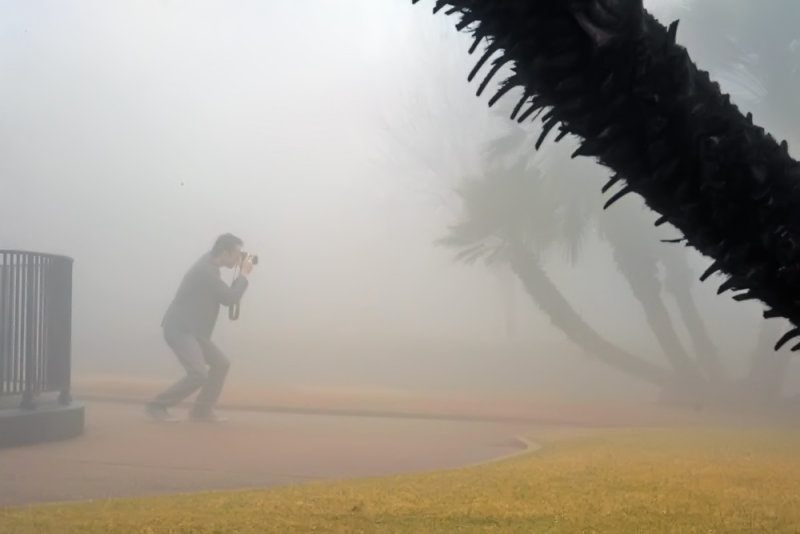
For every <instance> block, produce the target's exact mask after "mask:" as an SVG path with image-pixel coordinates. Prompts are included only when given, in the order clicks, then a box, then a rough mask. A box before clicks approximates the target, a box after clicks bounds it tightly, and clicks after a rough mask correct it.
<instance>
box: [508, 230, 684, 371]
mask: <svg viewBox="0 0 800 534" xmlns="http://www.w3.org/2000/svg"><path fill="white" fill-rule="evenodd" d="M510 260H511V268H512V270H513V271H514V273H516V275H517V276H518V277H519V279H520V281H521V282H522V284H523V286H524V287H525V289H526V291H527V292H528V294H529V295H530V297H531V298H532V299H533V301H534V302H535V303H536V304H537V305H538V306H539V308H541V310H542V311H544V312H545V313H546V314H547V315H548V316H549V317H550V321H551V322H552V323H553V325H554V326H555V327H556V328H558V329H559V330H561V331H562V332H563V333H564V334H565V335H566V336H567V338H569V339H570V340H571V341H573V342H574V343H575V344H577V345H578V346H580V347H581V348H582V349H584V350H585V351H586V352H587V353H589V354H591V355H593V356H595V357H596V358H597V359H599V360H600V361H602V362H604V363H606V364H608V365H610V366H611V367H614V368H615V369H617V370H619V371H622V372H624V373H626V374H629V375H631V376H634V377H637V378H639V379H642V380H645V381H647V382H650V383H652V384H656V385H660V386H667V385H669V384H671V383H672V378H673V377H672V375H671V374H670V373H669V372H668V371H667V370H666V369H663V368H661V367H659V366H658V365H655V364H653V363H650V362H647V361H645V360H643V359H641V358H639V357H637V356H635V355H633V354H630V353H629V352H627V351H625V350H623V349H621V348H619V347H617V346H616V345H614V344H612V343H610V342H609V341H607V340H605V339H604V338H603V337H602V336H600V334H599V333H597V332H596V331H595V330H594V329H593V328H592V327H591V326H589V325H588V324H587V323H586V321H584V320H583V318H581V316H580V315H579V314H578V312H577V311H575V309H574V308H573V307H572V306H571V305H570V303H569V302H568V301H567V299H566V298H565V297H564V295H562V294H561V292H560V291H559V290H558V288H557V287H556V286H555V284H553V282H552V281H551V280H550V278H549V277H548V276H547V273H546V272H545V271H544V269H542V266H541V265H540V264H539V260H538V258H537V257H536V255H535V254H534V253H533V252H529V251H526V250H523V249H522V248H521V247H519V246H517V247H513V251H512V254H511V258H510Z"/></svg>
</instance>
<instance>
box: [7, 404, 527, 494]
mask: <svg viewBox="0 0 800 534" xmlns="http://www.w3.org/2000/svg"><path fill="white" fill-rule="evenodd" d="M176 415H183V414H182V413H181V412H176ZM226 415H227V416H228V417H229V421H227V422H226V423H223V424H208V423H194V422H188V421H182V422H180V423H173V424H159V423H154V422H151V421H149V420H147V419H145V418H144V416H143V412H142V408H141V407H140V406H136V405H125V404H111V403H91V404H88V405H87V406H86V434H85V435H84V436H83V437H81V438H78V439H74V440H69V441H63V442H57V443H49V444H42V445H34V446H28V447H19V448H12V449H2V450H0V506H8V505H19V504H29V503H40V502H52V501H71V500H86V499H100V498H107V497H126V496H135V495H151V494H161V493H178V492H194V491H204V490H219V489H232V488H246V487H268V486H277V485H287V484H295V483H301V482H307V481H312V480H324V479H341V478H356V477H366V476H374V475H388V474H396V473H404V472H419V471H426V470H434V469H444V468H453V467H459V466H463V465H467V464H471V463H475V462H481V461H485V460H489V459H492V458H496V457H499V456H503V455H506V454H510V453H513V452H515V451H517V450H519V449H520V446H521V444H520V443H519V442H517V441H515V440H514V439H513V438H514V436H515V435H518V434H520V433H525V432H527V431H530V430H531V429H530V427H523V426H521V425H518V424H512V423H487V422H462V421H459V422H454V421H436V420H415V419H393V418H371V417H345V416H316V415H290V414H268V413H252V412H250V413H248V412H229V413H227V414H226Z"/></svg>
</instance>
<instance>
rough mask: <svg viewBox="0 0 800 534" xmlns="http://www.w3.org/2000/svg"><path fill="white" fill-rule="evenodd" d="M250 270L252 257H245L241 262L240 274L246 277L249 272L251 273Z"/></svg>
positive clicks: (251, 268)
mask: <svg viewBox="0 0 800 534" xmlns="http://www.w3.org/2000/svg"><path fill="white" fill-rule="evenodd" d="M252 270H253V257H252V256H247V257H246V258H245V259H244V260H243V261H242V266H241V273H242V274H243V275H244V276H247V275H249V274H250V271H252Z"/></svg>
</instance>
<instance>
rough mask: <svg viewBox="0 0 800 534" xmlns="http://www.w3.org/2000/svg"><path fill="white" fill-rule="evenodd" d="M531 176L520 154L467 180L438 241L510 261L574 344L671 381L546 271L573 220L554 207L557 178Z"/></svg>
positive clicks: (477, 256)
mask: <svg viewBox="0 0 800 534" xmlns="http://www.w3.org/2000/svg"><path fill="white" fill-rule="evenodd" d="M534 178H541V176H540V175H539V174H538V170H537V169H536V168H535V167H534V168H533V169H527V168H526V166H525V161H524V160H523V159H520V160H518V161H517V162H516V163H515V164H514V165H512V166H509V167H501V166H497V165H493V166H492V167H490V168H487V169H486V170H485V173H484V175H482V176H478V177H474V178H472V179H468V180H466V181H465V183H464V185H463V186H462V187H461V188H460V189H459V194H460V196H461V199H462V203H463V210H464V216H463V217H462V219H461V221H460V222H459V223H457V224H456V225H455V226H453V227H452V228H451V229H450V233H449V235H447V236H446V237H444V238H443V239H441V240H440V241H439V243H440V244H442V245H446V246H450V247H455V248H458V249H459V252H458V253H457V256H456V257H457V259H459V260H461V261H464V262H466V263H474V262H476V261H478V260H483V261H486V262H489V263H491V262H506V263H508V265H509V266H510V267H511V269H512V271H513V272H514V273H515V274H516V276H517V277H518V278H519V280H520V281H521V282H522V285H523V287H524V288H525V290H526V291H527V293H528V294H529V296H530V297H531V299H532V300H533V302H534V303H535V304H536V305H537V306H538V307H539V308H540V309H541V310H542V311H543V312H544V313H545V314H546V315H547V316H548V317H549V318H550V320H551V322H552V323H553V325H554V326H555V327H556V328H558V329H559V330H561V331H562V332H563V333H564V334H565V335H566V336H567V337H568V338H569V339H570V340H572V341H573V342H574V343H576V344H577V345H578V346H580V347H581V348H583V349H584V350H585V351H587V352H588V353H589V354H591V355H593V356H595V357H596V358H597V359H599V360H600V361H603V362H605V363H607V364H609V365H611V366H613V367H615V368H617V369H619V370H621V371H623V372H626V373H628V374H631V375H633V376H636V377H638V378H640V379H643V380H646V381H648V382H651V383H654V384H658V385H661V386H672V385H675V380H674V377H673V375H672V373H670V372H669V371H668V370H667V369H664V368H661V367H660V366H658V365H656V364H653V363H650V362H648V361H646V360H644V359H642V358H640V357H638V356H636V355H634V354H631V353H630V352H628V351H625V350H624V349H622V348H620V347H618V346H616V345H615V344H613V343H611V342H610V341H608V340H606V339H605V338H603V336H601V335H600V334H599V333H598V332H597V331H596V330H595V329H593V328H592V327H591V326H590V325H589V324H588V323H587V322H586V321H585V320H584V319H583V318H582V317H581V316H580V314H579V313H578V312H577V311H576V310H575V309H574V307H573V306H572V305H571V304H570V303H569V301H568V300H567V298H566V297H565V296H564V295H563V294H562V293H561V292H560V291H559V289H558V288H557V286H556V285H555V284H554V283H553V281H552V280H551V279H550V277H549V276H548V275H547V272H546V271H545V270H544V268H543V267H542V265H541V261H540V258H541V255H542V254H544V253H546V252H547V251H548V250H550V249H552V248H553V247H555V246H557V245H558V244H560V243H562V242H563V240H562V236H563V235H565V228H566V227H567V226H568V225H569V224H571V220H570V217H569V216H568V215H567V212H565V211H563V210H557V209H553V205H554V204H553V196H552V192H550V191H548V185H550V186H553V185H555V184H556V182H555V181H544V180H537V179H534ZM571 235H574V233H572V234H571ZM572 245H574V243H573V244H572ZM568 249H569V247H568Z"/></svg>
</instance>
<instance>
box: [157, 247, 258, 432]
mask: <svg viewBox="0 0 800 534" xmlns="http://www.w3.org/2000/svg"><path fill="white" fill-rule="evenodd" d="M242 245H243V242H242V240H241V239H239V238H238V237H236V236H235V235H233V234H223V235H221V236H219V237H218V238H217V240H216V242H215V243H214V247H213V248H212V249H211V252H208V253H206V254H204V255H203V256H202V257H201V258H200V259H199V260H198V261H197V262H196V263H195V264H194V265H193V266H192V267H191V268H190V269H189V271H188V272H187V273H186V275H184V277H183V280H182V281H181V284H180V286H179V287H178V291H177V293H176V294H175V298H174V299H173V300H172V303H171V304H170V305H169V308H168V309H167V312H166V314H165V315H164V319H163V321H162V322H161V326H162V327H163V329H164V339H165V340H166V341H167V344H168V345H169V346H170V348H171V349H172V351H173V352H174V353H175V355H176V356H177V357H178V361H179V362H180V363H181V365H183V368H184V369H185V370H186V376H184V377H183V378H181V379H180V380H178V381H177V382H176V383H175V384H173V385H172V386H170V387H169V388H167V389H166V390H165V391H163V392H162V393H161V394H159V395H158V396H156V397H155V398H154V399H153V400H152V401H150V402H149V403H148V404H147V407H146V413H147V415H148V416H149V417H151V418H153V419H156V420H158V421H177V419H176V418H175V417H173V416H172V415H171V414H170V413H169V410H168V408H170V407H172V406H175V405H176V404H178V403H180V402H181V401H183V400H184V399H186V398H187V397H188V396H189V395H191V394H192V393H194V392H195V391H197V390H198V389H199V390H200V393H198V395H197V398H196V399H195V402H194V406H193V407H192V409H191V411H190V412H189V417H190V418H191V419H195V420H201V421H213V422H216V421H222V420H223V419H222V418H221V417H219V416H217V415H216V414H215V413H214V410H213V408H214V404H215V403H216V402H217V399H218V398H219V395H220V393H221V392H222V386H223V384H224V383H225V377H226V376H227V374H228V368H229V367H230V362H229V361H228V358H226V357H225V355H224V354H223V353H222V352H221V351H220V350H219V349H218V348H217V347H216V345H214V343H212V342H211V334H212V332H213V331H214V326H215V324H216V322H217V316H218V315H219V309H220V306H222V305H224V306H236V305H238V304H239V300H240V299H241V298H242V294H244V292H245V290H246V289H247V284H248V281H247V277H248V275H249V274H250V272H251V271H252V270H253V258H252V257H251V256H249V255H247V254H244V253H242ZM237 266H238V267H239V275H238V276H237V277H236V279H235V280H234V281H233V282H232V283H231V285H230V286H229V285H227V284H226V283H225V282H224V281H223V280H222V276H221V274H220V269H221V268H222V267H226V268H228V269H232V268H234V267H237Z"/></svg>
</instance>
